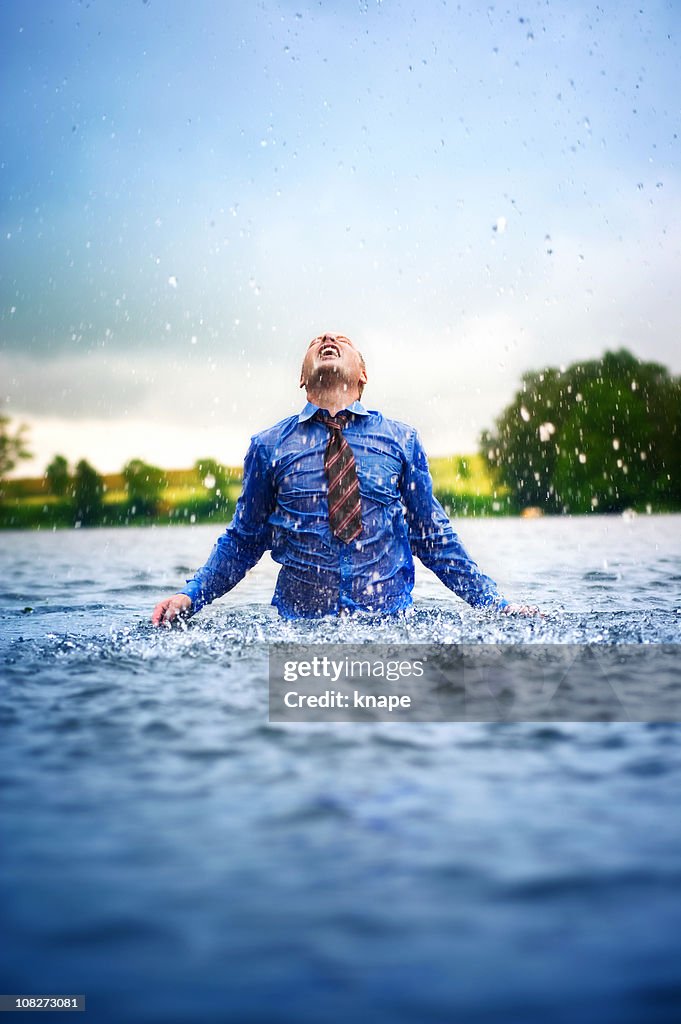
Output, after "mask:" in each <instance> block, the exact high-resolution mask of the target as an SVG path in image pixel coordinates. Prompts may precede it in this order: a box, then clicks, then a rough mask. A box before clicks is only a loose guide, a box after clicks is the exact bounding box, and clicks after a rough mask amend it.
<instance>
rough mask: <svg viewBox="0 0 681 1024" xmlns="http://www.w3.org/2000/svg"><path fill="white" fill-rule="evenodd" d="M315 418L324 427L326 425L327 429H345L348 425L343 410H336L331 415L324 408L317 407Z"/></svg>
mask: <svg viewBox="0 0 681 1024" xmlns="http://www.w3.org/2000/svg"><path fill="white" fill-rule="evenodd" d="M317 419H318V420H319V421H320V422H321V423H323V424H324V426H325V427H328V428H329V430H345V428H346V427H347V425H348V417H347V415H346V414H345V413H343V412H338V413H336V415H335V416H331V415H330V414H329V413H328V412H327V411H326V410H325V409H319V410H318V411H317Z"/></svg>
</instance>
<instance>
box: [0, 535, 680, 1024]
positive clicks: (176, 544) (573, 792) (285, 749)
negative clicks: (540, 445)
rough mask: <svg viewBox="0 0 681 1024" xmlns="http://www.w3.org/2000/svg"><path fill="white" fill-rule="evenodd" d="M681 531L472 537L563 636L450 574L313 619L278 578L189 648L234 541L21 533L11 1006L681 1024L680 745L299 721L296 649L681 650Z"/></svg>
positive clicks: (13, 700) (2, 711) (662, 733)
mask: <svg viewBox="0 0 681 1024" xmlns="http://www.w3.org/2000/svg"><path fill="white" fill-rule="evenodd" d="M680 526H681V518H680V517H678V516H670V517H640V518H638V519H634V520H631V521H626V520H623V519H619V518H607V517H599V518H594V519H551V520H543V521H530V522H527V521H520V520H510V519H506V520H496V521H492V520H487V521H478V522H464V523H462V524H461V525H460V533H461V536H462V538H463V539H464V541H465V543H466V544H467V546H468V547H469V548H470V550H471V552H472V553H473V554H474V556H475V557H476V559H477V560H478V562H479V563H480V565H481V567H482V568H483V569H484V570H485V571H487V572H489V573H490V574H491V575H493V576H494V577H495V578H496V579H497V580H498V581H499V583H500V585H501V587H502V589H503V590H504V592H505V593H506V595H507V596H508V597H509V598H510V599H513V600H522V601H528V602H532V603H536V604H539V605H541V606H542V608H544V609H545V610H546V612H547V616H546V618H545V619H543V620H509V619H506V618H500V617H498V616H496V615H493V614H490V613H488V612H483V611H475V610H473V609H470V608H468V606H466V605H463V604H462V603H461V602H459V601H458V600H457V599H456V598H455V597H454V596H453V595H451V594H449V593H448V591H446V590H445V588H444V587H443V586H442V585H441V584H440V583H439V582H438V581H437V580H436V579H435V577H433V576H432V575H431V574H430V573H428V572H426V571H425V570H422V571H421V572H420V573H419V577H418V583H417V589H416V608H415V611H414V613H413V615H412V616H410V617H408V618H407V619H406V620H396V621H389V622H386V623H383V624H378V625H377V624H376V623H375V622H372V623H370V624H369V623H364V622H362V621H359V620H353V619H345V620H341V621H339V620H333V619H332V620H323V621H321V622H316V623H309V622H308V623H283V622H281V621H280V620H279V619H278V617H277V615H276V612H275V611H274V610H273V609H271V608H270V607H269V604H268V602H269V599H270V596H271V593H272V589H273V582H274V576H275V572H276V567H275V566H273V564H272V563H271V562H269V561H267V560H263V562H262V563H261V565H260V566H259V567H258V568H257V569H256V570H254V571H253V572H252V573H251V574H250V576H249V577H248V578H247V580H245V581H244V582H243V583H242V584H241V585H240V586H239V588H237V590H236V591H234V592H233V593H232V594H231V595H228V596H227V597H226V598H225V599H223V601H221V602H218V603H216V604H215V605H213V606H212V607H211V608H209V609H206V610H205V611H204V612H202V613H201V614H200V615H199V616H197V617H196V618H195V619H194V620H193V621H192V623H191V625H190V628H188V629H187V630H172V631H165V630H163V631H154V630H152V629H151V627H150V626H149V625H148V621H147V619H148V613H149V611H150V608H151V607H152V606H153V604H154V603H155V601H156V599H157V598H158V597H159V596H162V595H163V594H165V593H168V592H172V590H173V589H174V588H175V587H176V586H177V585H178V582H179V581H180V580H182V579H184V578H185V577H186V576H187V575H189V574H190V572H191V571H192V570H193V568H194V567H195V566H196V565H198V564H200V563H201V562H202V561H203V560H204V558H205V555H206V554H207V551H208V549H209V548H210V546H211V543H212V540H213V538H214V536H215V533H216V531H215V530H214V529H213V528H212V527H196V528H178V527H175V528H171V529H132V528H131V529H126V530H92V531H86V530H79V531H72V532H56V533H47V534H41V533H26V534H23V533H17V534H14V533H13V534H4V535H3V536H2V550H1V553H0V568H1V569H2V573H1V576H0V580H1V581H2V582H1V583H0V630H1V632H2V639H1V640H0V672H1V676H2V684H1V690H0V724H1V726H2V732H3V743H2V748H1V750H0V798H1V807H2V811H1V813H2V847H1V851H0V889H1V891H0V906H1V907H2V916H3V934H5V935H8V936H9V938H10V941H9V942H8V943H3V945H4V947H5V948H4V950H3V952H2V953H0V991H3V992H29V993H30V992H33V993H37V992H58V993H67V992H82V993H85V994H86V996H87V997H88V1007H89V1008H88V1019H92V1020H96V1021H98V1022H99V1021H104V1022H108V1021H112V1022H113V1021H122V1020H125V1021H132V1022H137V1021H140V1022H142V1021H144V1022H146V1021H149V1022H155V1021H158V1022H161V1021H163V1022H178V1024H179V1022H186V1021H190V1020H191V1021H194V1020H195V1021H202V1020H206V1021H232V1020H233V1021H240V1022H241V1021H246V1022H249V1021H253V1022H255V1021H282V1022H284V1021H285V1022H294V1021H295V1022H308V1021H309V1022H313V1021H315V1022H316V1021H320V1020H329V1021H336V1020H338V1021H341V1020H344V1021H345V1020H347V1019H348V1017H351V1016H353V1015H354V1016H357V1017H361V1018H362V1019H366V1020H370V1021H377V1022H381V1024H382V1022H386V1024H388V1022H391V1024H392V1022H402V1021H404V1022H407V1021H409V1022H412V1021H413V1022H421V1021H429V1020H431V1021H451V1020H464V1021H494V1022H496V1021H499V1022H501V1021H504V1022H507V1021H516V1020H517V1021H524V1022H530V1024H532V1022H534V1021H537V1022H539V1021H542V1022H544V1021H547V1020H551V1021H573V1020H576V1019H580V1020H586V1021H591V1020H593V1021H596V1020H598V1021H600V1022H603V1021H606V1022H607V1021H618V1022H629V1021H631V1022H634V1021H636V1022H638V1021H643V1020H645V1021H653V1022H656V1021H672V1020H676V1019H678V1016H679V1013H680V1012H681V977H680V975H679V967H678V964H679V952H680V949H679V946H680V942H679V935H680V934H681V901H680V900H679V894H680V881H681V820H680V818H679V814H678V793H679V791H680V789H681V747H680V745H679V727H678V725H677V724H675V723H662V724H648V725H643V724H634V723H611V724H581V725H580V724H561V723H541V724H540V723H534V724H533V723H525V724H523V723H520V724H515V723H514V724H454V723H451V724H441V723H439V724H427V723H426V724H372V725H362V726H358V725H343V724H332V723H320V724H314V725H310V724H298V725H290V724H287V725H275V724H270V723H269V722H268V719H267V686H266V682H267V675H266V673H267V644H268V642H271V641H272V640H282V639H283V640H291V641H296V640H300V641H301V642H305V643H320V644H323V643H327V642H332V641H333V642H338V641H339V640H340V641H348V642H355V643H370V642H372V641H375V640H384V641H391V642H392V641H394V642H405V643H406V642H409V643H420V642H423V643H425V642H428V643H432V642H440V643H463V642H465V643H477V642H487V643H509V642H513V643H516V642H529V643H629V644H631V643H635V644H646V643H652V644H657V643H667V644H668V643H678V640H679V623H680V622H681V544H680V543H679V535H680V530H679V527H680Z"/></svg>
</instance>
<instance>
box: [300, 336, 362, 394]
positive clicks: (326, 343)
mask: <svg viewBox="0 0 681 1024" xmlns="http://www.w3.org/2000/svg"><path fill="white" fill-rule="evenodd" d="M339 381H340V382H342V383H344V384H346V385H347V386H348V387H349V388H354V387H356V386H357V385H358V384H360V383H361V384H362V385H364V384H366V381H367V375H366V370H365V369H364V362H363V360H362V356H361V354H360V352H359V350H358V349H356V348H355V346H354V345H353V343H352V342H351V341H350V339H349V338H346V337H345V335H344V334H320V335H319V337H317V338H313V339H312V341H311V342H310V344H309V346H308V349H307V352H306V353H305V358H304V360H303V368H302V370H301V374H300V386H301V388H304V387H307V386H308V385H309V384H322V385H327V386H328V385H329V384H334V383H338V382H339Z"/></svg>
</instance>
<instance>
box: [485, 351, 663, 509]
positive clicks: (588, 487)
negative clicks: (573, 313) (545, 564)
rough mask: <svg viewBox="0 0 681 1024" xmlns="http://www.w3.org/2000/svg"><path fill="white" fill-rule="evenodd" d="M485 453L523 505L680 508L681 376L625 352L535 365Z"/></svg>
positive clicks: (488, 439)
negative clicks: (559, 366) (558, 365)
mask: <svg viewBox="0 0 681 1024" xmlns="http://www.w3.org/2000/svg"><path fill="white" fill-rule="evenodd" d="M481 452H482V454H483V456H484V458H485V459H486V460H487V463H488V466H489V468H490V470H491V472H492V473H493V474H494V475H495V477H496V479H497V480H498V481H499V483H501V484H504V485H505V486H507V487H508V488H509V489H510V491H511V494H512V495H513V496H514V499H515V502H516V504H517V505H518V506H520V507H522V506H526V505H538V506H540V507H542V508H545V509H546V510H547V511H552V512H589V511H594V510H597V511H600V512H615V511H621V510H622V509H625V508H628V507H636V506H639V507H640V506H643V505H645V504H646V503H649V504H652V505H654V506H655V507H661V508H672V507H679V506H680V505H681V378H678V377H676V378H675V377H672V376H670V374H669V372H668V371H667V370H666V369H665V367H663V366H660V365H659V364H658V363H644V362H642V361H641V360H639V359H637V358H636V357H635V356H633V355H632V354H631V353H629V352H627V351H626V350H624V349H621V350H620V351H618V352H606V354H605V355H604V356H603V357H602V358H601V359H597V360H591V361H588V362H584V363H574V364H573V365H571V366H569V367H568V368H567V369H560V370H559V369H556V368H553V367H551V368H547V369H544V370H541V371H531V372H529V373H526V374H525V375H524V376H523V378H522V388H521V389H520V391H518V392H517V394H516V395H515V398H514V399H513V401H512V402H511V404H510V405H508V406H507V407H506V409H504V411H503V412H502V413H501V415H500V416H499V417H498V419H497V420H496V424H495V429H494V430H493V431H485V432H484V433H483V434H482V436H481Z"/></svg>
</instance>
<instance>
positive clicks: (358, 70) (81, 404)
mask: <svg viewBox="0 0 681 1024" xmlns="http://www.w3.org/2000/svg"><path fill="white" fill-rule="evenodd" d="M680 26H681V7H680V6H679V5H678V4H676V3H674V2H653V3H650V4H648V3H646V5H645V6H642V5H641V4H640V3H628V2H618V3H614V2H612V3H602V4H600V5H597V4H594V3H581V2H567V0H565V2H543V3H536V2H529V3H519V4H517V3H512V2H511V3H504V4H496V3H488V4H486V5H482V6H479V5H478V4H475V3H472V2H471V3H468V2H462V3H460V4H455V3H442V2H439V0H438V2H424V3H420V4H415V3H406V2H398V0H383V2H381V3H378V2H376V0H366V2H357V0H337V2H328V3H327V2H315V3H311V2H293V0H292V2H288V0H285V2H284V0H279V2H270V0H266V2H263V3H233V2H223V3H217V2H208V0H198V2H195V3H193V4H186V3H179V2H175V0H164V2H161V0H149V2H148V3H145V2H143V0H135V2H132V0H127V2H126V0H123V2H116V3H113V2H109V3H103V2H98V0H90V2H89V3H76V2H70V0H69V2H67V0H53V2H47V0H36V2H32V3H31V4H29V5H26V4H24V3H19V2H16V3H15V2H12V0H6V2H5V3H4V4H3V5H2V8H0V47H1V48H2V53H1V56H0V75H1V76H2V82H1V86H2V90H1V95H2V97H3V98H2V120H1V127H0V131H1V150H0V202H1V210H0V216H1V223H0V338H1V342H0V382H1V384H2V387H1V390H0V394H1V395H2V399H3V405H4V408H5V411H6V412H7V413H9V414H10V415H12V416H14V417H18V418H21V419H23V420H25V421H27V422H29V423H30V424H31V427H32V438H33V447H34V449H35V451H36V455H37V459H36V462H35V463H34V464H32V465H30V466H29V465H28V464H27V465H25V466H23V467H22V471H23V472H26V471H37V472H39V471H41V470H42V468H43V467H44V464H45V462H46V461H47V460H48V459H49V458H50V457H51V455H52V454H54V452H56V451H63V452H64V454H66V455H68V456H69V457H70V458H77V457H80V456H81V455H85V456H86V457H88V458H90V459H91V460H92V461H93V462H94V463H95V464H96V465H97V466H98V467H99V468H100V469H102V470H115V469H117V468H119V467H120V466H121V465H122V463H123V462H124V461H125V460H126V459H127V458H130V457H132V456H137V455H141V456H142V457H145V458H149V459H151V460H152V461H155V462H158V463H160V464H162V465H166V466H173V465H188V464H190V463H191V462H193V460H194V459H195V458H196V457H197V456H198V455H213V456H216V457H218V458H223V459H225V460H227V461H230V462H238V461H240V459H241V457H242V455H243V452H244V450H245V446H246V444H247V441H248V437H249V436H250V434H251V433H253V432H255V431H256V430H258V429H261V428H263V427H265V426H266V425H269V424H270V423H271V422H274V421H275V420H276V419H278V418H280V417H282V416H285V415H287V414H289V413H290V412H293V411H295V410H297V409H298V408H299V406H300V405H301V401H302V394H301V393H300V392H299V391H298V390H297V375H298V369H299V364H300V360H301V356H302V352H303V350H304V347H305V345H306V344H307V341H308V340H309V338H310V337H312V336H313V335H314V334H317V333H318V332H319V331H321V330H326V329H330V330H337V331H342V332H343V333H345V334H348V335H349V336H350V337H352V338H353V339H354V340H355V342H356V343H357V344H358V345H359V346H360V347H361V348H362V350H363V352H364V354H365V357H366V359H367V363H368V366H369V385H368V387H367V390H366V392H365V399H366V403H367V405H369V406H370V407H378V408H382V409H383V410H384V411H385V412H386V413H387V414H389V415H393V416H396V417H398V418H402V419H407V420H410V421H412V422H414V423H416V424H417V426H419V428H420V430H421V432H422V434H423V437H424V440H425V443H426V445H427V447H428V449H429V451H431V452H432V453H433V454H444V453H446V452H449V451H465V450H472V449H474V447H475V445H476V439H477V435H478V433H479V431H480V430H481V429H482V428H483V427H485V426H489V425H491V422H492V420H493V418H494V416H495V415H496V414H497V413H498V412H499V411H500V410H501V408H502V407H503V405H504V404H506V402H508V401H509V400H510V398H511V397H512V395H513V393H514V391H515V390H516V388H517V385H518V381H519V377H520V374H521V373H522V372H523V371H524V370H525V369H529V368H536V367H538V366H540V365H544V364H554V365H557V364H561V363H569V362H571V361H573V360H575V359H579V358H589V357H595V356H598V355H599V354H601V353H602V352H603V351H604V350H605V349H606V348H613V347H620V346H627V347H629V348H630V349H631V350H632V351H634V352H635V353H636V354H637V355H638V356H640V357H641V358H643V359H655V360H658V361H661V362H663V363H665V364H666V365H668V366H669V367H671V368H672V369H673V370H674V371H675V372H677V373H678V372H681V346H679V344H678V323H679V319H680V317H679V313H680V312H681V311H680V309H679V306H680V303H679V299H678V297H677V295H676V294H675V293H676V292H678V287H677V279H678V267H679V265H680V262H679V247H680V245H679V243H680V240H679V224H680V223H681V218H680V216H679V214H680V212H681V202H680V199H681V188H680V173H679V172H680V164H679V134H680V133H681V115H680V105H679V99H678V97H679V96H680V95H681V60H680V57H681V50H680V46H679V28H680Z"/></svg>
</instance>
